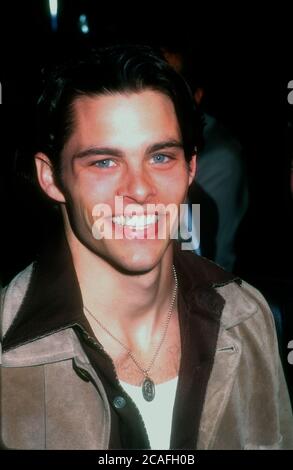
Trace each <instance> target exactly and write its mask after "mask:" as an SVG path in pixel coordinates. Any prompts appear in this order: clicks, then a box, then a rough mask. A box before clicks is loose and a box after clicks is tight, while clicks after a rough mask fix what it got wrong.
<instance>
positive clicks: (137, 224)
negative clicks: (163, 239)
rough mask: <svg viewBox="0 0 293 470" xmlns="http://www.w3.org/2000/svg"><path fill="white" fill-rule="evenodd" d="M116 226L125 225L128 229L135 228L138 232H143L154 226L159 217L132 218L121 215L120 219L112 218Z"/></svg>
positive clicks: (133, 216) (137, 216) (134, 216)
mask: <svg viewBox="0 0 293 470" xmlns="http://www.w3.org/2000/svg"><path fill="white" fill-rule="evenodd" d="M112 220H113V222H114V224H117V225H123V226H125V225H126V226H127V227H132V228H135V229H136V230H143V229H145V228H146V227H147V226H148V225H151V224H154V223H156V222H157V221H158V216H157V215H146V216H145V215H132V216H128V215H127V216H123V215H119V216H118V217H113V218H112Z"/></svg>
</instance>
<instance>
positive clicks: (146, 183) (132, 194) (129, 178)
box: [118, 167, 156, 204]
mask: <svg viewBox="0 0 293 470" xmlns="http://www.w3.org/2000/svg"><path fill="white" fill-rule="evenodd" d="M155 194H156V187H155V183H154V181H153V179H152V178H151V175H149V174H148V171H147V169H146V168H144V167H140V168H135V169H131V168H129V167H128V169H127V172H126V174H124V175H123V180H122V182H121V185H120V187H119V191H118V196H123V198H124V199H125V200H126V202H129V203H133V202H136V203H139V204H144V203H148V202H151V200H152V198H153V197H154V196H155ZM128 200H129V201H128Z"/></svg>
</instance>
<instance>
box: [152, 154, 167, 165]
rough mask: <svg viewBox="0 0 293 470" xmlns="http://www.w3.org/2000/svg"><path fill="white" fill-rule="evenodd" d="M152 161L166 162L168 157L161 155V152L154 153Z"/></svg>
mask: <svg viewBox="0 0 293 470" xmlns="http://www.w3.org/2000/svg"><path fill="white" fill-rule="evenodd" d="M152 158H153V161H154V163H167V162H168V161H169V160H170V158H169V157H168V156H167V155H163V154H162V153H158V154H157V155H154V156H153V157H152Z"/></svg>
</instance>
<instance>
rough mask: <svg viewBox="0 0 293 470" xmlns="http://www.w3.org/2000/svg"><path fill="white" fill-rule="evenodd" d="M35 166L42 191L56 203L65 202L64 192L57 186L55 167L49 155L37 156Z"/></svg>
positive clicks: (39, 154) (38, 154)
mask: <svg viewBox="0 0 293 470" xmlns="http://www.w3.org/2000/svg"><path fill="white" fill-rule="evenodd" d="M35 165H36V170H37V176H38V181H39V185H40V186H41V188H42V190H43V191H44V192H45V193H46V194H47V196H49V197H50V198H51V199H54V201H57V202H65V198H64V196H63V194H62V192H61V191H60V189H59V188H58V187H57V186H56V184H55V179H54V171H53V166H52V163H51V161H50V159H49V158H48V157H47V155H45V154H44V153H41V152H38V153H37V154H36V155H35Z"/></svg>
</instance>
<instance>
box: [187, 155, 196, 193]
mask: <svg viewBox="0 0 293 470" xmlns="http://www.w3.org/2000/svg"><path fill="white" fill-rule="evenodd" d="M188 173H189V186H190V185H191V183H192V181H193V180H194V177H195V173H196V154H194V155H192V157H191V160H190V162H189V163H188Z"/></svg>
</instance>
